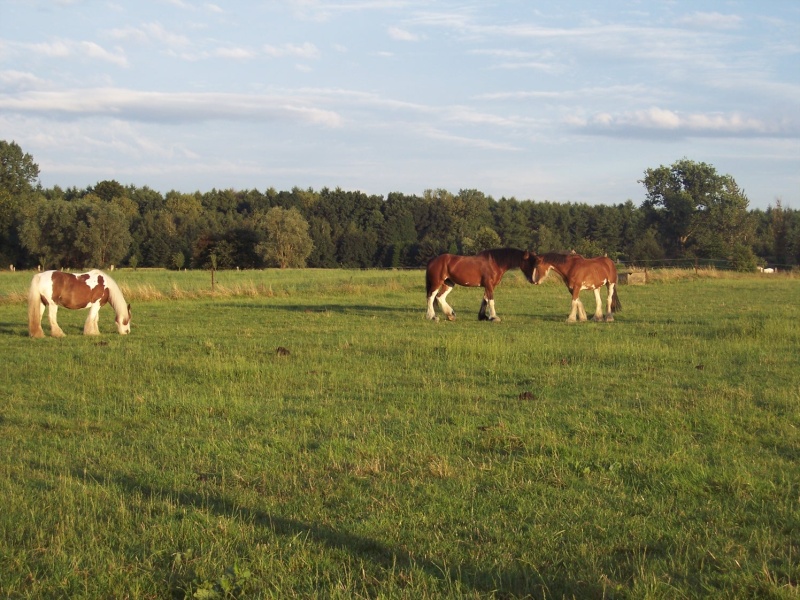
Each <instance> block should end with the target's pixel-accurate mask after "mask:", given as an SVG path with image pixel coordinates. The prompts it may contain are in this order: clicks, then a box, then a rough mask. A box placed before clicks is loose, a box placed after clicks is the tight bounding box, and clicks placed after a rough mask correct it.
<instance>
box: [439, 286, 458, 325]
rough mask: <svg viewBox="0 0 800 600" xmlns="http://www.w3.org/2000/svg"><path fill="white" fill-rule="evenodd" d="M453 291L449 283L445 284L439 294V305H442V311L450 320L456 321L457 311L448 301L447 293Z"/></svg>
mask: <svg viewBox="0 0 800 600" xmlns="http://www.w3.org/2000/svg"><path fill="white" fill-rule="evenodd" d="M452 291H453V288H451V287H450V286H449V285H445V286H444V291H443V292H442V293H441V294H439V296H437V299H438V300H439V306H441V307H442V312H444V314H445V316H446V317H447V320H448V321H455V320H456V311H454V310H453V307H452V306H450V305H449V304H448V303H447V300H446V298H447V294H449V293H450V292H452Z"/></svg>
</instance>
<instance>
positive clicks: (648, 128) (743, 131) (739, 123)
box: [565, 107, 800, 137]
mask: <svg viewBox="0 0 800 600" xmlns="http://www.w3.org/2000/svg"><path fill="white" fill-rule="evenodd" d="M565 121H566V122H567V123H568V124H569V125H572V126H574V127H577V128H579V129H584V130H586V131H588V132H590V133H601V134H608V135H623V136H624V135H647V134H652V133H659V132H661V133H669V134H674V135H678V136H685V137H694V136H699V137H720V136H723V137H725V136H737V137H798V136H800V126H799V125H798V123H797V122H787V121H783V120H777V121H769V120H765V119H762V118H757V117H751V116H746V115H742V114H739V113H736V112H732V113H720V112H712V113H686V112H680V111H674V110H669V109H664V108H660V107H652V108H649V109H644V110H635V111H630V112H623V113H618V114H612V113H609V112H600V113H596V114H594V115H592V116H591V117H590V118H588V119H587V118H582V117H578V116H571V117H568V118H567V119H565Z"/></svg>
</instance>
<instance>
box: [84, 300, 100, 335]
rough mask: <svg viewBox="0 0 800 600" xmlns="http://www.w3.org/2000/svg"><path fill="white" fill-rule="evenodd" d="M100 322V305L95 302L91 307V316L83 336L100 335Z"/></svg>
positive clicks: (87, 318)
mask: <svg viewBox="0 0 800 600" xmlns="http://www.w3.org/2000/svg"><path fill="white" fill-rule="evenodd" d="M99 320H100V303H99V302H95V303H94V304H92V305H91V306H90V307H89V316H88V317H86V323H85V324H84V326H83V335H100V328H99V326H98V322H99Z"/></svg>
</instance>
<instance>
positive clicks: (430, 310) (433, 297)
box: [425, 290, 439, 321]
mask: <svg viewBox="0 0 800 600" xmlns="http://www.w3.org/2000/svg"><path fill="white" fill-rule="evenodd" d="M437 291H438V290H434V292H433V293H432V294H431V295H430V296H428V312H427V313H426V314H425V318H426V319H430V320H431V321H438V320H439V317H437V316H436V311H435V310H434V309H433V302H434V300H436V292H437Z"/></svg>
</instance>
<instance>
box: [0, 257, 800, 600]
mask: <svg viewBox="0 0 800 600" xmlns="http://www.w3.org/2000/svg"><path fill="white" fill-rule="evenodd" d="M659 275H660V274H659ZM30 276H31V274H30V273H27V274H26V273H0V335H2V338H3V339H2V351H1V352H2V356H3V363H4V366H3V367H2V369H1V370H0V506H3V510H2V511H0V590H3V593H4V594H6V595H8V596H9V597H11V598H40V597H88V598H106V597H115V598H125V597H128V598H183V597H190V598H191V597H197V598H202V597H226V594H227V597H254V596H256V597H257V596H267V597H276V598H286V597H289V598H291V597H297V598H301V597H309V596H316V597H340V598H351V597H377V596H380V597H390V598H401V597H407V598H440V597H451V598H462V597H475V598H478V597H498V598H516V597H528V596H530V597H543V598H562V597H577V598H585V597H603V596H606V597H622V598H643V597H649V598H675V597H690V598H694V597H708V596H720V597H776V598H781V597H785V598H796V597H797V595H798V582H799V581H800V562H799V561H798V555H799V554H800V542H798V540H800V517H799V516H798V515H800V506H798V504H799V500H800V487H798V481H800V435H799V434H798V427H799V426H800V352H798V351H797V348H798V347H800V327H798V325H797V317H798V312H797V309H796V308H795V304H796V303H795V299H796V297H797V295H798V294H797V292H798V283H797V279H793V278H791V277H788V276H778V277H775V276H755V275H735V274H728V273H724V274H722V273H718V272H713V271H710V272H706V273H703V272H701V273H700V275H699V276H695V275H694V274H693V273H692V272H686V273H684V274H683V276H678V275H676V273H675V272H670V273H669V275H667V274H664V276H656V273H655V272H654V273H653V281H655V283H652V284H651V285H646V286H622V287H620V299H621V301H622V304H623V308H624V310H623V312H622V313H621V314H620V315H618V320H617V321H616V322H615V323H613V324H605V323H585V324H575V325H567V324H565V323H564V322H563V321H564V319H565V317H566V315H567V313H568V311H569V296H568V294H567V292H566V290H565V289H564V288H563V286H562V285H561V284H557V283H556V282H555V280H554V281H553V282H551V283H547V284H545V285H543V286H538V287H534V286H530V285H528V284H527V283H526V282H525V281H524V280H523V279H522V277H521V276H520V275H519V274H518V273H515V274H513V275H512V274H509V276H507V278H506V279H505V280H504V281H503V283H502V284H501V286H500V287H499V288H498V290H497V292H496V298H497V310H498V314H499V315H500V316H501V317H502V318H503V322H502V323H485V322H478V321H477V319H476V315H477V310H478V307H479V304H480V291H479V290H468V289H464V288H457V289H456V290H454V292H453V293H452V294H451V295H450V297H449V298H448V300H450V301H451V304H452V305H453V307H454V308H455V310H456V311H457V313H458V315H459V320H458V321H456V322H454V323H450V322H446V321H441V322H439V323H432V322H428V321H425V320H424V318H423V316H424V312H425V298H424V273H423V272H421V271H336V270H330V271H316V270H298V271H259V272H222V273H217V276H216V282H215V287H214V291H213V292H212V291H211V276H210V273H208V272H185V273H176V272H168V271H143V270H140V271H136V272H134V271H127V270H124V271H116V272H114V273H113V274H112V276H113V277H114V278H115V279H116V280H117V281H118V282H119V283H120V284H121V286H122V288H123V290H124V291H125V293H126V295H127V297H128V300H129V301H130V302H131V303H132V304H133V315H134V326H133V333H132V334H131V335H130V336H127V337H121V336H119V335H117V334H116V333H113V331H114V327H113V323H112V321H113V310H112V309H111V308H110V307H105V308H104V309H103V310H102V311H101V313H100V314H101V323H100V329H101V331H102V332H103V334H104V335H102V336H100V337H99V338H91V337H84V336H82V335H80V332H81V330H82V324H83V321H84V319H85V318H86V312H85V311H67V310H61V311H59V323H60V324H61V326H62V328H63V329H64V331H65V332H66V333H67V334H68V337H67V338H65V339H62V340H54V339H50V338H47V339H44V340H35V341H34V340H31V339H29V338H28V337H27V326H26V323H25V306H24V302H23V299H24V293H25V290H26V289H27V285H28V283H29V282H30ZM584 300H585V303H586V304H587V308H588V309H589V310H590V311H591V309H592V308H593V306H594V300H593V298H592V297H591V294H585V299H584ZM45 321H46V318H45ZM45 331H48V327H47V325H46V324H45Z"/></svg>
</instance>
